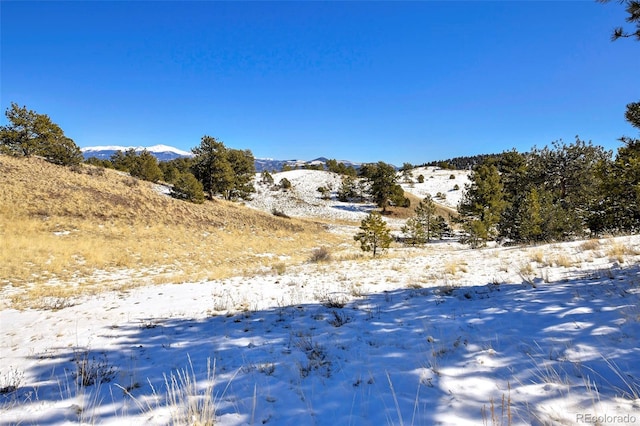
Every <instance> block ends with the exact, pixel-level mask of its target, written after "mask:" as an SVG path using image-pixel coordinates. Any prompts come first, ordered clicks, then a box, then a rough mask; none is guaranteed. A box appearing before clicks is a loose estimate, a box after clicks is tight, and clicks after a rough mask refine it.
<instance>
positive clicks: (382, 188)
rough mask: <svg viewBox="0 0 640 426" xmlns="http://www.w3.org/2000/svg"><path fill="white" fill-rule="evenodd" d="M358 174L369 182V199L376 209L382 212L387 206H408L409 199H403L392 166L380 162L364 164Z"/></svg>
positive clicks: (401, 190) (402, 192)
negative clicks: (371, 199) (378, 208)
mask: <svg viewBox="0 0 640 426" xmlns="http://www.w3.org/2000/svg"><path fill="white" fill-rule="evenodd" d="M360 173H361V175H362V176H364V177H365V178H367V179H368V180H369V181H370V183H371V186H370V188H369V191H370V194H371V197H372V198H373V201H374V202H375V203H376V204H377V205H378V207H382V211H383V212H385V211H386V209H387V207H388V206H389V204H394V205H397V206H402V207H408V206H409V199H408V198H405V196H404V191H403V189H402V187H401V186H400V185H398V183H397V178H398V177H397V173H396V169H395V168H394V167H393V166H392V165H390V164H387V163H384V162H382V161H379V162H378V163H377V164H366V165H363V167H362V168H360Z"/></svg>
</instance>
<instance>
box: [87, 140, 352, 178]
mask: <svg viewBox="0 0 640 426" xmlns="http://www.w3.org/2000/svg"><path fill="white" fill-rule="evenodd" d="M129 149H134V150H135V151H136V152H142V151H144V150H147V151H148V152H150V153H151V154H152V155H153V156H154V157H156V158H157V159H158V161H170V160H173V159H175V158H180V157H193V154H192V153H191V152H188V151H183V150H181V149H178V148H175V147H173V146H168V145H153V146H147V147H144V146H120V145H103V146H88V147H85V148H81V149H80V150H81V151H82V154H83V155H84V158H85V159H87V158H91V157H95V158H98V159H100V160H108V159H109V158H111V156H112V155H113V154H115V153H116V152H117V151H122V152H125V151H127V150H129ZM327 161H328V159H327V158H325V157H319V158H316V159H315V160H310V161H308V160H275V159H273V158H256V159H255V166H256V172H258V173H260V172H263V171H265V170H267V171H274V170H275V171H280V170H282V168H283V167H284V166H285V165H286V166H289V167H291V168H293V169H301V168H304V167H305V166H316V165H325V164H327ZM338 163H343V164H344V165H345V166H347V167H349V166H353V167H355V168H356V169H357V168H359V167H360V166H361V163H356V162H353V161H347V160H338Z"/></svg>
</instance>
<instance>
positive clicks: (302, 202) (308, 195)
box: [247, 170, 376, 221]
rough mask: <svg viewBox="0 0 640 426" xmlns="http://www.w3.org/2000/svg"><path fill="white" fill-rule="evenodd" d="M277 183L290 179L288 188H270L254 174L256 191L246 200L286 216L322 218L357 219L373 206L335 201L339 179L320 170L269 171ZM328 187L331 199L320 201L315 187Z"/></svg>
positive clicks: (372, 208)
mask: <svg viewBox="0 0 640 426" xmlns="http://www.w3.org/2000/svg"><path fill="white" fill-rule="evenodd" d="M271 176H272V177H273V180H274V183H275V184H276V185H277V184H278V183H279V182H280V181H281V180H282V179H288V180H289V181H290V182H291V189H289V190H286V191H285V190H273V188H272V185H264V184H261V183H260V179H261V175H260V174H256V179H255V182H254V186H255V188H256V193H255V194H253V197H252V198H253V199H252V200H250V201H248V202H247V205H248V206H249V207H252V208H255V209H259V210H264V211H268V212H271V211H273V210H274V209H276V210H278V211H281V212H283V213H285V214H287V215H288V216H294V217H305V218H322V219H325V220H334V221H335V220H346V221H360V220H362V219H363V218H364V217H366V215H367V214H369V213H370V212H371V211H372V210H374V209H375V208H376V206H375V204H371V203H343V202H340V201H337V194H336V193H337V191H338V189H339V188H340V184H341V182H342V178H341V177H340V176H339V175H338V174H336V173H331V172H327V171H322V170H289V171H286V172H279V173H272V174H271ZM321 186H324V187H331V188H332V190H331V199H330V200H323V199H322V198H321V195H320V193H319V192H318V188H319V187H321Z"/></svg>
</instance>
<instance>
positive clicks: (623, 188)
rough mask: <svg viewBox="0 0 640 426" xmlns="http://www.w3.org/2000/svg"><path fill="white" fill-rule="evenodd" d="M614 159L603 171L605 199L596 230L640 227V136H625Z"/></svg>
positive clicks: (628, 230)
mask: <svg viewBox="0 0 640 426" xmlns="http://www.w3.org/2000/svg"><path fill="white" fill-rule="evenodd" d="M622 140H623V142H624V143H625V146H623V147H620V148H618V153H617V155H616V158H615V160H614V161H613V162H612V163H611V164H608V165H607V167H606V168H605V170H604V171H603V185H602V187H603V189H602V192H603V194H604V197H603V198H604V199H603V203H602V206H603V208H602V215H601V216H600V217H599V219H601V222H599V223H598V225H600V226H599V227H598V229H597V230H608V231H610V232H637V231H638V230H640V139H630V138H623V139H622Z"/></svg>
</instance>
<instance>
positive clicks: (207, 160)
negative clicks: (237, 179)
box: [191, 136, 234, 199]
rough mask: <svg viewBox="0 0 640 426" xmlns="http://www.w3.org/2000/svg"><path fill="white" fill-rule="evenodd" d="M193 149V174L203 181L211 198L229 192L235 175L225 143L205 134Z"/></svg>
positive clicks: (205, 189) (204, 187) (203, 185)
mask: <svg viewBox="0 0 640 426" xmlns="http://www.w3.org/2000/svg"><path fill="white" fill-rule="evenodd" d="M191 151H192V152H193V154H194V155H195V156H194V158H193V165H192V172H193V175H194V176H195V177H196V179H198V180H199V181H200V183H202V187H203V189H204V191H205V192H206V193H208V194H209V198H210V199H213V197H214V196H215V194H225V193H228V191H230V190H231V189H232V188H233V183H234V176H233V168H232V167H231V163H229V160H228V159H227V149H226V148H225V146H224V144H223V143H222V142H220V141H218V140H216V139H215V138H212V137H211V136H203V137H202V139H201V141H200V145H199V146H198V147H196V148H193V149H192V150H191Z"/></svg>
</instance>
